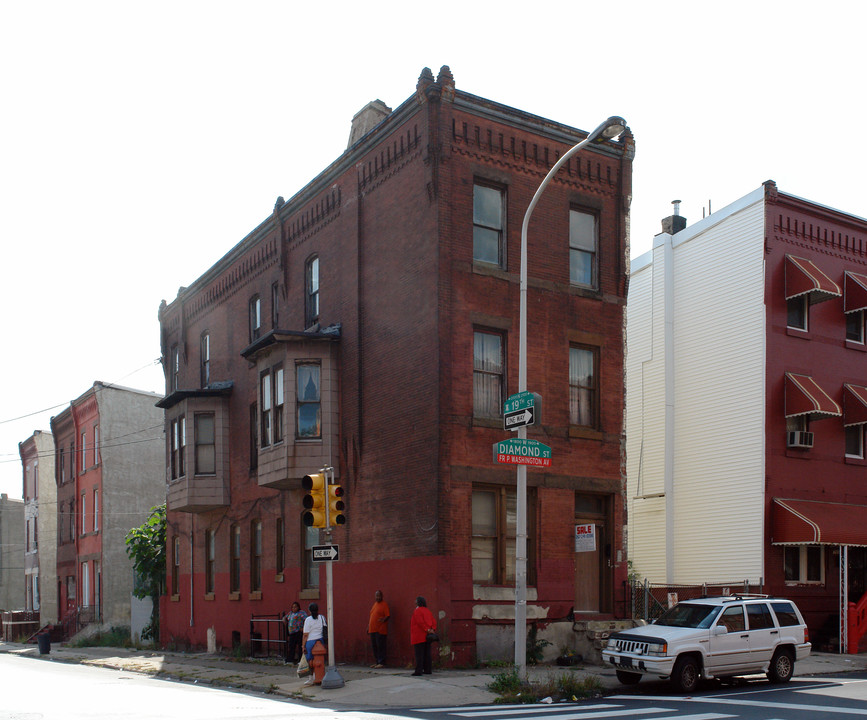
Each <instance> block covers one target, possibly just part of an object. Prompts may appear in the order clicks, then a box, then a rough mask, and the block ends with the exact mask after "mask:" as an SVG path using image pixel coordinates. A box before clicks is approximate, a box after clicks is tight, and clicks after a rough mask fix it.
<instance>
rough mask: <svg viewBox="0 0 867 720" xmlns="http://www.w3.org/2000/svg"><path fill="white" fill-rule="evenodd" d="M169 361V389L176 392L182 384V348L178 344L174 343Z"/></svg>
mask: <svg viewBox="0 0 867 720" xmlns="http://www.w3.org/2000/svg"><path fill="white" fill-rule="evenodd" d="M169 362H170V363H171V367H170V369H169V391H170V392H175V391H176V390H178V389H180V386H181V385H180V383H181V379H180V378H181V350H180V348H179V347H178V346H177V345H172V350H171V355H170V359H169Z"/></svg>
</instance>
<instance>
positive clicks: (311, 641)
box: [301, 603, 326, 663]
mask: <svg viewBox="0 0 867 720" xmlns="http://www.w3.org/2000/svg"><path fill="white" fill-rule="evenodd" d="M308 610H309V611H310V614H309V615H308V616H307V618H306V619H305V620H304V636H303V638H302V639H301V643H302V646H303V647H304V655H305V656H306V657H307V662H308V663H309V662H312V660H313V646H314V645H315V644H316V642H317V641H318V640H322V644H323V645H324V644H325V641H324V640H323V636H324V635H325V627H326V624H325V618H324V617H323V616H322V615H320V614H319V605H317V604H316V603H310V607H309V608H308Z"/></svg>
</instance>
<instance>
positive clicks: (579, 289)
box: [569, 283, 602, 300]
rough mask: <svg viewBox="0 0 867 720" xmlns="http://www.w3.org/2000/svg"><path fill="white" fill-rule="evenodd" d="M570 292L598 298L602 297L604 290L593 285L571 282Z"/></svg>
mask: <svg viewBox="0 0 867 720" xmlns="http://www.w3.org/2000/svg"><path fill="white" fill-rule="evenodd" d="M569 294H570V295H579V296H581V297H586V298H592V299H594V300H597V299H599V298H601V297H602V291H601V290H600V289H599V288H598V287H593V286H592V285H574V284H572V283H569Z"/></svg>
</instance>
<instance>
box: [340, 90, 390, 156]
mask: <svg viewBox="0 0 867 720" xmlns="http://www.w3.org/2000/svg"><path fill="white" fill-rule="evenodd" d="M389 115H391V108H390V107H388V105H386V104H385V103H384V102H382V100H374V101H373V102H369V103H367V105H365V106H364V107H363V108H361V110H359V111H358V112H357V113H355V117H354V118H352V129H351V130H350V131H349V142H348V143H347V144H346V147H348V148H350V147H352V146H353V145H355V143H357V142H358V141H359V140H361V138H363V137H364V136H365V135H367V133H369V132H370V131H371V130H373V128H375V127H376V126H377V125H379V123H381V122H382V121H383V120H385V118H387V117H388V116H389Z"/></svg>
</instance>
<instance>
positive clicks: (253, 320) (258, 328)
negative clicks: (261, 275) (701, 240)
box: [250, 295, 262, 342]
mask: <svg viewBox="0 0 867 720" xmlns="http://www.w3.org/2000/svg"><path fill="white" fill-rule="evenodd" d="M261 334H262V299H261V298H260V297H259V296H258V295H254V296H253V297H251V298H250V342H253V341H254V340H258V339H259V336H260V335H261Z"/></svg>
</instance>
